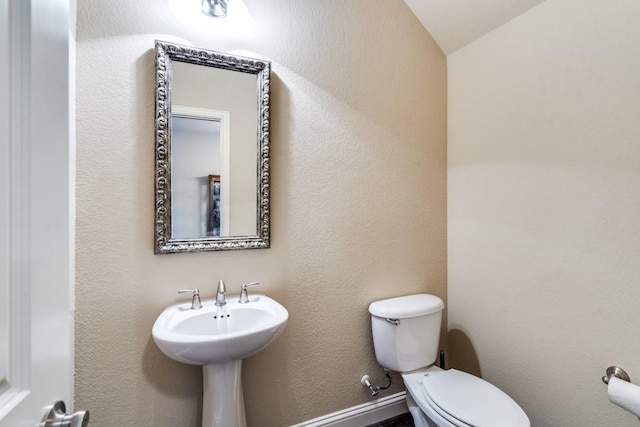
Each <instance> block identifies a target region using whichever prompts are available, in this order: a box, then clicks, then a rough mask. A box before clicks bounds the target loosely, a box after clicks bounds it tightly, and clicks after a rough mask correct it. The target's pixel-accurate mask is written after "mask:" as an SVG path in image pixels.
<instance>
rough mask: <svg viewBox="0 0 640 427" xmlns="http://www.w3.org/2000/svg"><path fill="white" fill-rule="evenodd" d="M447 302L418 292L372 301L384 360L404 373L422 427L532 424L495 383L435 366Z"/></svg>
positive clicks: (374, 327)
mask: <svg viewBox="0 0 640 427" xmlns="http://www.w3.org/2000/svg"><path fill="white" fill-rule="evenodd" d="M443 309H444V303H443V302H442V300H441V299H440V298H438V297H436V296H434V295H428V294H418V295H408V296H404V297H398V298H391V299H387V300H382V301H376V302H373V303H371V305H370V306H369V312H370V313H371V328H372V332H373V343H374V348H375V353H376V359H377V360H378V363H379V364H380V365H381V366H382V367H384V368H385V369H389V370H393V371H397V372H399V373H400V374H401V375H402V379H403V381H404V384H405V387H406V389H407V394H406V396H407V406H408V407H409V411H410V413H411V415H412V416H413V419H414V424H415V426H416V427H530V425H531V423H530V422H529V418H528V417H527V415H526V414H525V413H524V411H523V410H522V409H521V408H520V406H518V404H517V403H516V402H515V401H514V400H513V399H511V398H510V397H509V396H508V395H507V394H506V393H504V392H503V391H502V390H500V389H499V388H497V387H496V386H494V385H492V384H491V383H489V382H487V381H485V380H483V379H481V378H478V377H476V376H473V375H470V374H467V373H465V372H462V371H458V370H456V369H449V370H443V369H440V368H438V367H437V366H434V365H433V363H434V362H435V360H436V358H437V355H438V342H439V335H440V323H441V319H442V310H443Z"/></svg>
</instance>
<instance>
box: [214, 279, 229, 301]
mask: <svg viewBox="0 0 640 427" xmlns="http://www.w3.org/2000/svg"><path fill="white" fill-rule="evenodd" d="M226 292H227V287H226V286H225V285H224V282H223V281H222V280H220V281H219V282H218V291H217V292H216V305H217V306H219V307H222V306H223V305H225V304H226V303H227V299H226V297H225V296H224V294H225V293H226Z"/></svg>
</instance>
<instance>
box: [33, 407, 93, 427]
mask: <svg viewBox="0 0 640 427" xmlns="http://www.w3.org/2000/svg"><path fill="white" fill-rule="evenodd" d="M87 424H89V411H78V412H75V413H73V414H67V407H66V406H65V404H64V402H63V401H62V400H58V401H57V402H55V403H54V404H53V405H50V406H47V407H46V408H45V414H44V417H42V422H41V423H40V424H39V425H38V427H86V426H87Z"/></svg>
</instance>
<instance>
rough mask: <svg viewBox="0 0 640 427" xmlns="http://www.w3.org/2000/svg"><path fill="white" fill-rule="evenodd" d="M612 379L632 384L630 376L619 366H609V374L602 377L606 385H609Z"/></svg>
mask: <svg viewBox="0 0 640 427" xmlns="http://www.w3.org/2000/svg"><path fill="white" fill-rule="evenodd" d="M611 377H616V378H619V379H621V380H622V381H626V382H628V383H630V382H631V378H629V374H627V371H625V370H624V369H622V368H621V367H619V366H609V367H608V368H607V374H606V375H605V376H604V377H602V382H603V383H605V384H609V380H610V379H611Z"/></svg>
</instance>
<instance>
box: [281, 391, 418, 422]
mask: <svg viewBox="0 0 640 427" xmlns="http://www.w3.org/2000/svg"><path fill="white" fill-rule="evenodd" d="M407 412H409V409H407V402H406V400H405V392H404V391H402V392H400V393H396V394H392V395H391V396H386V397H381V398H380V399H376V400H374V401H372V402H369V403H363V404H362V405H357V406H352V407H351V408H347V409H343V410H341V411H337V412H334V413H332V414H327V415H323V416H321V417H318V418H314V419H313V420H309V421H305V422H303V423H301V424H296V425H294V426H291V427H329V426H331V427H363V426H368V425H371V424H375V423H379V422H380V421H384V420H387V419H389V418H393V417H397V416H398V415H401V414H404V413H407Z"/></svg>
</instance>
